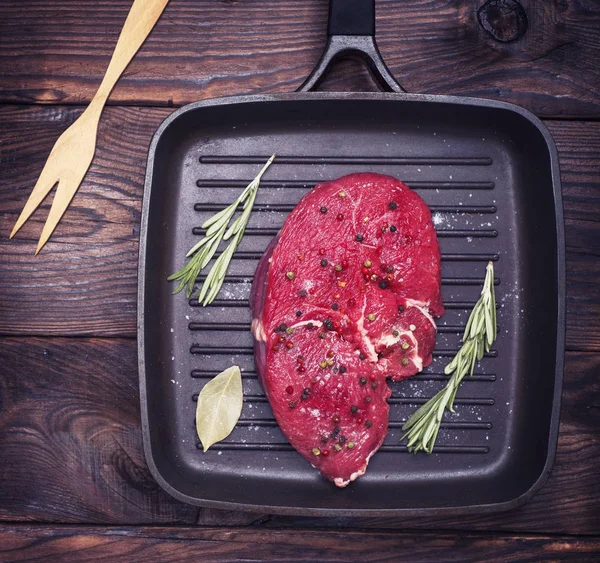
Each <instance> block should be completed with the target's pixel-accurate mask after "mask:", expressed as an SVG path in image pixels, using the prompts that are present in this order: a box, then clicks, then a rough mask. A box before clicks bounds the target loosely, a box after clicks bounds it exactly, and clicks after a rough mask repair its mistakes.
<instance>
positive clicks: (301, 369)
mask: <svg viewBox="0 0 600 563" xmlns="http://www.w3.org/2000/svg"><path fill="white" fill-rule="evenodd" d="M298 371H299V372H300V373H304V372H305V371H306V368H305V367H304V366H298Z"/></svg>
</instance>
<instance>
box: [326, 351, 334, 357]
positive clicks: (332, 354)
mask: <svg viewBox="0 0 600 563" xmlns="http://www.w3.org/2000/svg"><path fill="white" fill-rule="evenodd" d="M333 356H334V353H333V350H327V357H328V358H333Z"/></svg>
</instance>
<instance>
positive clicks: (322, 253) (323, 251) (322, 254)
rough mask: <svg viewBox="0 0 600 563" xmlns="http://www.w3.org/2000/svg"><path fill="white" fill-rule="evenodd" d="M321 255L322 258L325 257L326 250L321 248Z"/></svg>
mask: <svg viewBox="0 0 600 563" xmlns="http://www.w3.org/2000/svg"><path fill="white" fill-rule="evenodd" d="M319 254H320V255H321V256H324V255H325V249H324V248H319Z"/></svg>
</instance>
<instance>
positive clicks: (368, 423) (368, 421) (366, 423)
mask: <svg viewBox="0 0 600 563" xmlns="http://www.w3.org/2000/svg"><path fill="white" fill-rule="evenodd" d="M365 426H366V427H367V428H371V426H373V423H372V422H371V421H370V420H367V421H366V422H365Z"/></svg>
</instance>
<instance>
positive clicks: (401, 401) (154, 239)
mask: <svg viewBox="0 0 600 563" xmlns="http://www.w3.org/2000/svg"><path fill="white" fill-rule="evenodd" d="M274 152H275V153H277V154H278V158H277V159H276V161H275V163H274V165H273V166H272V167H271V168H270V170H269V171H268V173H267V175H266V176H265V178H264V180H263V183H262V187H261V188H260V191H259V195H258V198H257V202H256V206H255V211H254V213H253V215H252V218H251V219H250V223H249V228H248V230H247V234H246V236H245V238H244V240H243V242H242V244H241V247H240V250H239V252H238V253H237V254H236V256H235V258H234V260H233V263H232V266H231V269H230V272H229V274H228V276H227V279H226V283H225V285H224V287H223V289H222V291H221V294H220V295H219V296H218V299H217V301H215V303H214V304H213V305H211V306H209V307H207V308H201V307H198V306H197V303H195V302H194V301H193V300H192V301H189V302H188V301H187V300H186V299H185V296H184V295H183V294H179V295H177V296H172V295H171V291H172V290H173V286H172V285H170V284H169V283H167V281H166V278H167V276H168V275H169V274H170V273H172V272H173V271H175V270H177V269H178V268H179V267H180V266H181V264H182V259H183V256H184V255H185V252H186V251H187V249H189V247H191V246H192V244H193V243H194V242H195V241H196V240H198V236H199V234H200V233H201V231H200V229H199V227H200V225H201V224H202V222H203V221H204V220H205V219H206V218H207V217H208V216H210V215H211V214H213V213H215V212H216V211H218V210H219V209H221V208H222V207H224V206H225V205H227V204H228V203H230V202H231V201H233V200H234V199H235V197H236V196H237V195H238V194H239V193H240V191H241V189H242V188H243V187H244V186H245V185H246V184H247V183H248V181H249V180H251V179H252V178H253V177H254V175H255V174H256V173H257V171H258V170H259V169H260V167H261V165H262V164H263V163H264V162H265V161H266V159H267V158H268V156H270V155H271V154H272V153H274ZM353 171H374V172H380V173H384V174H391V175H394V176H396V177H398V178H400V179H401V180H403V181H405V182H406V183H407V184H408V185H410V186H411V187H413V188H414V189H416V190H417V191H418V193H419V194H420V195H421V196H422V197H423V198H424V199H425V201H426V202H427V203H428V204H429V205H430V207H431V209H432V211H433V216H434V222H435V224H436V229H437V231H438V236H439V240H440V245H441V249H442V253H443V265H442V275H443V296H444V302H445V305H446V308H447V312H446V314H445V316H444V317H443V318H441V319H439V322H438V326H439V333H438V339H437V346H436V352H435V357H434V362H433V364H432V365H431V366H429V367H428V368H426V369H425V371H424V373H423V374H420V375H418V376H416V377H414V378H412V379H409V380H408V381H404V382H401V383H397V384H393V395H392V398H391V400H390V404H391V419H390V420H391V424H390V432H389V435H388V437H387V439H386V441H385V445H384V446H383V447H382V448H381V450H380V451H379V452H378V453H377V454H376V455H375V456H374V457H373V458H372V460H371V463H370V466H369V469H368V471H367V473H366V475H365V476H364V477H362V478H361V479H359V480H358V481H357V482H355V483H353V484H352V485H351V486H349V487H347V488H346V489H343V490H340V489H337V488H335V487H334V486H333V485H332V484H331V483H329V482H327V481H325V480H324V479H323V478H321V477H320V476H319V474H318V472H316V471H315V470H314V469H312V468H311V467H310V466H309V465H308V463H307V462H306V461H305V460H304V459H302V458H301V457H300V456H299V455H298V454H297V453H296V452H295V451H293V450H292V449H291V448H290V446H289V445H288V444H287V442H286V440H285V438H284V437H283V436H282V434H281V432H280V431H279V429H278V428H277V426H276V424H275V423H274V420H273V417H272V413H271V411H270V408H269V405H268V403H267V402H266V401H265V398H264V394H263V393H262V389H261V388H260V385H259V384H258V381H257V380H256V376H255V373H254V364H253V358H252V338H251V335H250V332H249V323H250V313H249V310H248V303H247V299H248V295H249V289H250V283H251V281H252V276H253V272H254V269H255V267H256V264H257V261H258V259H259V257H260V255H261V253H262V252H263V250H264V249H265V247H266V245H267V244H268V242H269V241H270V239H271V238H272V237H273V236H274V235H275V233H276V232H277V230H278V229H279V228H280V226H281V225H282V223H283V221H284V220H285V217H286V215H287V214H288V213H289V211H290V210H291V209H292V208H293V206H294V205H295V204H296V203H297V201H298V200H299V198H300V197H301V196H302V195H303V194H304V193H306V192H307V191H308V190H309V189H310V188H311V187H312V186H313V185H314V184H315V183H316V182H319V181H323V180H328V179H333V178H336V177H339V176H341V175H343V174H347V173H349V172H353ZM559 197H560V196H559V186H558V176H557V167H556V153H555V149H554V147H553V144H552V142H551V139H550V138H549V136H548V135H547V132H546V131H545V129H543V127H542V126H541V125H540V124H539V122H536V120H534V119H533V120H532V118H531V117H530V116H528V115H527V114H526V113H525V112H524V111H522V110H521V111H518V110H516V109H514V107H511V106H508V105H505V104H498V103H494V102H489V103H487V102H475V101H468V100H459V99H449V98H446V99H440V98H427V97H410V96H405V97H402V99H400V97H399V96H394V95H386V94H375V95H374V94H366V95H356V94H355V95H346V96H343V95H341V96H336V97H332V96H331V95H329V96H328V95H323V94H319V95H311V94H309V95H290V96H280V97H248V98H240V99H236V100H235V103H233V100H229V101H225V102H223V101H220V102H219V101H216V102H209V103H199V104H193V105H191V106H188V107H186V108H183V109H182V110H180V111H179V112H177V113H176V114H175V115H174V116H173V117H172V118H170V119H169V120H167V122H166V123H165V124H164V125H163V127H162V128H161V129H160V130H159V132H158V133H157V136H156V137H155V140H154V142H153V145H152V147H151V152H150V161H149V167H148V178H147V185H146V194H145V202H144V219H143V228H142V242H141V244H142V247H141V253H140V258H141V260H140V303H139V307H140V310H139V319H140V378H141V397H142V411H143V422H144V439H145V446H146V453H147V457H148V461H149V463H150V466H151V469H152V471H153V473H154V476H155V477H156V478H157V479H158V481H159V483H160V484H161V485H162V486H163V487H165V488H166V489H167V490H168V491H169V492H170V493H171V494H173V495H175V496H177V497H178V498H180V499H182V500H185V501H187V502H192V503H196V504H201V505H206V506H216V507H232V506H234V505H235V506H236V507H238V508H246V509H256V510H263V511H265V510H266V511H270V512H292V513H299V514H325V513H329V514H332V513H333V514H360V513H363V514H389V513H402V512H405V511H409V512H423V511H425V512H436V511H440V510H454V511H460V510H465V509H469V510H473V509H480V510H492V509H497V508H507V507H510V506H515V505H516V504H518V503H520V502H523V501H524V500H525V499H526V498H527V497H528V496H529V495H531V494H532V493H533V491H534V490H535V488H537V487H538V486H539V485H540V484H541V483H542V482H543V480H544V479H545V477H546V476H547V474H548V472H549V469H550V466H551V463H552V459H553V456H554V447H555V442H556V435H557V427H558V422H557V421H558V419H557V415H558V401H559V397H560V386H561V378H562V354H563V347H562V339H563V336H564V318H563V298H564V274H563V272H562V267H563V266H562V263H561V260H562V258H561V257H562V245H563V238H562V237H563V234H562V209H561V204H560V201H559V199H558V198H559ZM488 260H493V261H494V264H495V270H496V283H497V285H496V292H497V302H498V324H499V337H498V340H497V343H496V344H495V345H494V348H493V351H492V352H491V353H490V354H489V355H488V356H487V357H486V358H484V360H483V361H482V362H481V363H480V365H479V366H478V367H477V368H476V375H475V376H474V377H473V378H472V379H470V380H468V381H467V382H466V383H465V384H463V386H462V388H461V390H460V392H459V394H458V399H457V401H456V413H455V414H453V415H448V416H447V418H446V421H447V422H446V423H445V424H444V426H443V429H442V431H441V432H440V436H439V439H438V446H437V447H436V451H435V453H434V454H433V455H431V456H427V455H424V454H421V455H417V456H414V455H411V454H409V453H407V451H406V448H405V447H404V445H403V444H402V443H401V442H400V436H401V429H400V426H401V424H402V422H403V421H404V420H406V418H407V417H408V416H409V415H410V413H412V412H413V411H414V410H415V408H417V406H418V405H420V404H422V403H423V402H424V401H425V400H426V399H427V398H429V397H431V396H432V395H433V394H435V392H436V391H437V390H438V389H439V388H441V386H443V384H444V381H445V376H443V375H442V374H443V366H444V365H445V363H447V362H448V361H449V359H450V357H451V355H452V351H453V350H456V349H457V348H458V347H459V337H460V335H461V334H462V331H461V328H462V327H464V324H465V321H466V318H467V316H468V312H469V311H470V308H471V307H472V305H473V304H474V302H475V301H476V300H477V298H478V294H479V291H480V287H481V282H482V280H483V276H484V272H485V264H486V262H487V261H488ZM234 363H235V364H238V365H240V366H241V367H242V369H243V372H244V392H245V404H244V409H243V412H242V417H241V420H240V423H239V424H238V426H237V427H236V429H235V430H234V432H233V433H232V434H231V436H230V437H229V438H228V439H227V440H225V441H224V442H222V443H221V444H218V445H215V446H214V447H213V448H211V449H210V450H209V452H207V453H203V452H202V451H201V450H200V449H198V440H197V437H196V433H195V427H194V411H195V406H196V404H195V395H196V394H197V393H198V392H199V391H200V389H201V388H202V386H203V385H204V384H205V383H206V382H207V381H208V379H209V378H210V377H212V376H213V375H215V374H216V373H218V372H219V371H221V370H223V369H225V368H226V367H229V366H230V365H232V364H234Z"/></svg>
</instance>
